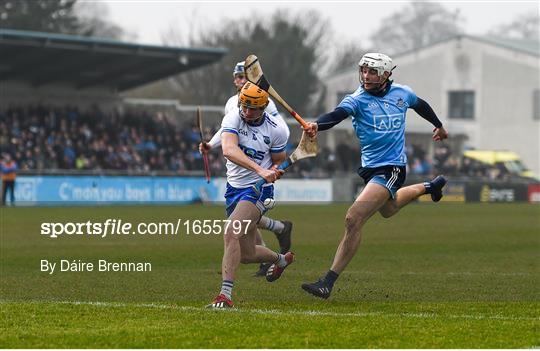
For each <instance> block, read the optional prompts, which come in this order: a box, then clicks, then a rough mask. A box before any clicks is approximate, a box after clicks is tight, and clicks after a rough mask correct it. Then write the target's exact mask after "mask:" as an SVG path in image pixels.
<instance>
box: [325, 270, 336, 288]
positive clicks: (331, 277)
mask: <svg viewBox="0 0 540 351" xmlns="http://www.w3.org/2000/svg"><path fill="white" fill-rule="evenodd" d="M338 277H339V274H337V273H336V272H334V271H333V270H331V269H330V270H329V271H328V273H326V276H325V277H324V280H326V281H327V282H328V284H330V286H334V283H335V282H336V280H337V278H338Z"/></svg>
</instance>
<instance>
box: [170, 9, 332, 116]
mask: <svg viewBox="0 0 540 351" xmlns="http://www.w3.org/2000/svg"><path fill="white" fill-rule="evenodd" d="M326 27H327V22H325V21H324V20H322V18H321V16H320V15H319V14H318V13H316V12H312V13H310V14H309V15H306V14H305V13H304V14H303V15H302V16H300V15H294V14H288V13H285V12H282V11H277V12H275V13H274V14H272V15H271V16H270V17H268V18H263V17H261V16H258V15H250V16H248V17H247V18H245V19H241V18H240V19H235V20H234V21H226V22H221V23H219V24H216V25H215V26H214V27H211V28H212V29H208V28H209V26H205V28H204V29H205V30H204V31H198V32H195V33H194V32H193V31H191V32H190V33H186V35H182V33H180V34H178V33H177V32H176V33H175V31H174V30H169V31H168V34H167V37H168V38H165V39H166V43H167V44H169V45H173V44H176V43H178V42H181V43H182V44H185V43H186V42H187V43H189V44H190V46H193V47H223V48H227V49H228V50H229V53H228V54H227V55H226V56H225V57H224V58H223V59H222V60H221V61H220V62H218V63H215V64H213V65H211V66H205V67H204V68H201V69H198V70H194V71H190V72H187V73H184V74H181V75H179V76H177V77H176V78H175V81H176V83H177V85H178V87H179V96H180V97H181V100H182V102H184V103H194V104H216V105H221V104H224V103H225V101H226V100H227V98H228V97H230V96H231V95H232V94H233V93H234V88H233V86H232V69H233V67H234V65H235V63H236V62H238V61H242V60H244V59H245V58H246V57H247V56H248V55H249V54H256V55H257V56H258V57H259V58H260V59H261V62H262V64H263V67H264V70H265V73H266V74H267V76H268V78H269V79H270V81H271V83H272V85H274V86H275V88H276V89H277V90H278V91H279V92H280V94H282V95H283V96H284V97H285V98H286V100H287V102H289V103H290V104H291V105H292V106H294V107H295V109H298V110H299V111H302V112H303V113H307V112H308V111H310V108H311V105H310V96H311V95H312V94H314V93H315V92H316V91H317V90H318V89H320V80H319V76H318V73H319V70H320V68H321V67H322V66H323V64H324V63H325V50H324V49H323V44H324V42H325V38H326V37H325V36H326V33H327V31H326V30H325V28H326ZM187 35H189V38H188V39H186V36H187Z"/></svg>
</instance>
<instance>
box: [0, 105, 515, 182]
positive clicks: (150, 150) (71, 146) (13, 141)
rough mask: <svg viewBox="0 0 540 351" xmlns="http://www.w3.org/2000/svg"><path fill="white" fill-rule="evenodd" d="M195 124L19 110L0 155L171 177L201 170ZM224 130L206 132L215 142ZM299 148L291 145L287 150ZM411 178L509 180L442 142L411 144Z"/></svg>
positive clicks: (322, 165) (159, 116)
mask: <svg viewBox="0 0 540 351" xmlns="http://www.w3.org/2000/svg"><path fill="white" fill-rule="evenodd" d="M193 122H194V121H189V122H187V124H186V123H179V122H178V121H177V120H174V119H173V118H171V116H169V115H168V114H167V113H164V112H149V111H144V110H141V109H135V110H132V111H124V112H120V111H119V110H115V111H108V112H104V111H102V110H101V109H100V108H98V107H92V108H89V109H87V110H85V111H82V110H80V109H79V108H77V107H73V106H63V107H49V106H24V107H21V106H15V107H9V108H7V109H5V110H3V111H0V152H2V153H9V154H10V155H11V156H12V157H13V158H14V159H15V160H17V162H18V165H19V169H20V170H22V171H25V170H37V171H43V170H58V171H62V170H79V171H94V172H95V171H98V172H99V171H102V170H103V171H105V170H106V171H115V170H116V171H121V172H127V173H128V174H151V173H152V172H156V171H159V172H169V173H174V174H189V173H190V171H200V170H202V169H203V163H202V158H201V155H200V154H199V152H198V143H199V138H200V137H199V131H198V129H197V127H196V126H195V125H194V124H193ZM218 128H219V126H218V125H214V126H212V127H206V128H205V130H204V138H205V140H209V139H210V138H211V137H212V135H213V134H214V133H215V131H216V130H217V129H218ZM294 147H295V145H288V148H287V151H288V152H291V151H292V150H294ZM407 158H408V164H407V167H408V172H409V174H414V175H422V176H432V175H434V174H446V175H450V176H455V175H467V176H473V177H483V178H490V179H504V178H505V177H506V176H507V174H506V173H505V170H504V169H502V168H500V167H489V166H487V165H485V164H482V163H480V162H475V161H474V160H471V159H468V158H462V157H460V156H459V155H457V154H456V153H454V152H452V150H451V149H450V147H449V146H448V145H447V144H437V146H436V147H435V150H434V154H433V155H432V156H430V155H428V152H427V151H426V150H425V149H424V148H422V147H421V146H420V145H417V144H410V145H407ZM359 160H360V154H359V148H358V146H357V145H356V144H355V145H349V144H348V143H346V142H341V143H339V144H338V145H337V146H336V148H335V149H330V148H328V147H322V148H321V150H320V152H319V155H318V157H316V158H311V159H308V160H305V161H302V162H299V163H298V165H295V166H294V167H293V168H292V170H291V171H290V173H292V174H290V176H297V177H302V178H317V177H328V176H330V177H331V176H332V175H334V174H335V173H336V172H350V171H351V170H355V169H356V168H357V167H358V166H359V163H360V161H359ZM209 163H210V168H211V172H212V174H213V175H216V176H223V175H224V174H225V162H224V159H223V157H222V156H221V154H220V153H219V152H211V153H210V154H209Z"/></svg>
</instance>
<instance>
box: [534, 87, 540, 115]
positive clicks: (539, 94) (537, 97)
mask: <svg viewBox="0 0 540 351" xmlns="http://www.w3.org/2000/svg"><path fill="white" fill-rule="evenodd" d="M533 119H534V120H535V121H540V89H534V90H533Z"/></svg>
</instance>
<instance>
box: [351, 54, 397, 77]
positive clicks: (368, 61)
mask: <svg viewBox="0 0 540 351" xmlns="http://www.w3.org/2000/svg"><path fill="white" fill-rule="evenodd" d="M358 66H359V67H369V68H373V69H376V70H377V74H378V75H379V77H381V76H382V75H383V73H384V72H389V73H392V70H393V69H394V68H395V67H392V59H391V58H390V57H389V56H388V55H385V54H381V53H378V52H369V53H367V54H365V55H364V56H362V58H361V59H360V62H358Z"/></svg>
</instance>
